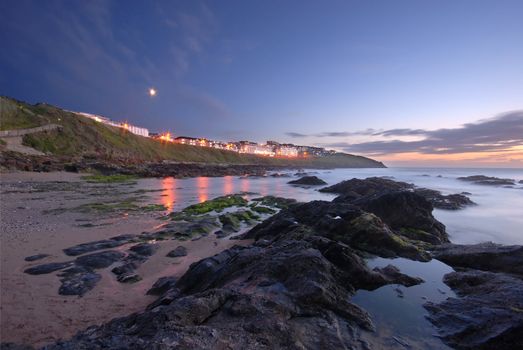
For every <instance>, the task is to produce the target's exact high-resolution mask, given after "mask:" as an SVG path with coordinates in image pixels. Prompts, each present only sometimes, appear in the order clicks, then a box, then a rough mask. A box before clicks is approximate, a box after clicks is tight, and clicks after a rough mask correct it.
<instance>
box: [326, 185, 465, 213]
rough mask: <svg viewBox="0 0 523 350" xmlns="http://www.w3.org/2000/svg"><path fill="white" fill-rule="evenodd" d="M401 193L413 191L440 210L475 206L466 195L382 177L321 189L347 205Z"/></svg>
mask: <svg viewBox="0 0 523 350" xmlns="http://www.w3.org/2000/svg"><path fill="white" fill-rule="evenodd" d="M401 191H409V192H410V191H413V192H415V193H416V194H418V195H420V196H422V197H424V198H425V199H426V200H428V201H429V202H430V203H432V205H433V207H435V208H438V209H446V210H457V209H461V208H463V207H465V206H467V205H473V204H475V203H474V202H472V201H471V200H470V198H468V197H467V196H465V195H464V194H450V195H443V194H441V192H439V191H435V190H431V189H428V188H416V187H415V186H414V185H413V184H409V183H406V182H401V181H394V180H391V179H387V178H382V177H369V178H366V179H364V180H361V179H352V180H347V181H342V182H340V183H338V184H336V185H333V186H330V187H326V188H322V189H320V192H329V193H338V194H340V196H339V197H337V198H336V199H335V200H336V201H338V202H347V203H351V202H353V201H355V200H358V199H361V198H364V197H373V196H378V195H379V194H385V193H389V192H401Z"/></svg>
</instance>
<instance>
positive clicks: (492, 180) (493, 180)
mask: <svg viewBox="0 0 523 350" xmlns="http://www.w3.org/2000/svg"><path fill="white" fill-rule="evenodd" d="M458 180H462V181H467V182H472V183H474V184H477V185H491V186H502V185H514V184H515V180H514V179H501V178H499V177H494V176H485V175H472V176H463V177H458Z"/></svg>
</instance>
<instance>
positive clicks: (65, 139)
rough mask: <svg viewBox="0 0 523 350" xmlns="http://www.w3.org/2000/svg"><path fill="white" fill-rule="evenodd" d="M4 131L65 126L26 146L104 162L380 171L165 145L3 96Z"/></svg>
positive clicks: (361, 161) (342, 158) (345, 158)
mask: <svg viewBox="0 0 523 350" xmlns="http://www.w3.org/2000/svg"><path fill="white" fill-rule="evenodd" d="M0 112H1V113H0V129H2V130H5V129H19V128H28V127H35V126H39V125H46V124H50V123H52V124H59V125H61V126H62V128H61V129H58V130H52V131H44V132H39V133H34V134H30V135H25V136H24V137H23V143H24V144H25V145H27V146H30V147H33V148H35V149H37V150H39V151H42V152H45V153H50V154H54V155H57V156H69V157H78V156H82V157H88V158H89V157H91V158H95V159H100V160H113V159H120V160H128V161H132V162H135V163H138V162H143V161H163V160H170V161H176V162H196V163H215V164H216V163H220V164H249V165H251V164H258V165H266V166H293V167H303V168H307V167H314V168H334V167H378V166H380V163H378V162H375V161H373V160H371V159H368V158H365V157H359V156H354V155H349V154H335V155H332V156H327V157H310V158H306V159H282V158H270V157H262V156H256V155H246V154H239V153H236V152H232V151H225V150H218V149H213V148H207V147H197V146H189V145H181V144H173V143H167V144H166V143H161V142H159V141H156V140H153V139H150V138H146V137H141V136H138V135H134V134H131V133H129V132H128V131H126V130H123V129H120V128H116V127H112V126H108V125H105V124H102V123H98V122H96V121H94V120H92V119H89V118H86V117H83V116H81V115H79V114H76V113H72V112H68V111H64V110H62V109H60V108H57V107H54V106H51V105H48V104H36V105H29V104H26V103H23V102H20V101H15V100H13V99H9V98H5V97H0Z"/></svg>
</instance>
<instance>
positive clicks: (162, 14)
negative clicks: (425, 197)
mask: <svg viewBox="0 0 523 350" xmlns="http://www.w3.org/2000/svg"><path fill="white" fill-rule="evenodd" d="M0 42H1V50H0V95H6V96H9V97H14V98H16V99H20V100H24V101H27V102H30V103H36V102H48V103H50V104H54V105H57V106H60V107H63V108H65V109H69V110H74V111H82V112H89V113H95V114H101V115H104V116H107V117H110V118H112V119H115V120H127V121H129V122H131V123H134V124H137V125H140V126H144V127H147V128H149V129H150V130H151V131H165V130H170V131H172V132H174V133H175V134H176V135H186V136H204V137H208V138H213V139H219V140H244V139H249V140H253V141H265V140H278V141H288V142H292V143H296V144H309V145H318V146H323V147H327V148H334V149H337V150H340V151H344V152H349V153H355V154H362V155H368V156H371V157H373V158H376V159H379V160H382V161H384V162H385V163H386V164H387V165H410V166H418V165H428V166H504V167H507V166H512V167H523V1H521V0H515V1H504V0H499V1H493V0H490V1H481V0H470V1H457V0H450V1H401V0H400V1H242V0H238V1H228V0H225V1H164V2H149V1H21V0H17V1H11V0H2V1H0ZM151 87H154V88H155V89H157V92H158V93H157V95H156V96H155V97H150V96H149V95H148V89H149V88H151Z"/></svg>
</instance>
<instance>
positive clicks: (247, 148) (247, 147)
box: [75, 112, 336, 158]
mask: <svg viewBox="0 0 523 350" xmlns="http://www.w3.org/2000/svg"><path fill="white" fill-rule="evenodd" d="M75 113H77V114H79V115H82V116H84V117H87V118H89V119H92V120H94V121H96V122H98V123H103V124H106V125H110V126H114V127H117V128H121V129H124V130H127V131H129V132H130V133H133V134H135V135H139V136H144V137H151V138H153V139H156V140H159V141H162V142H174V143H180V144H184V145H190V146H200V147H212V148H216V149H222V150H228V151H233V152H238V153H245V154H256V155H261V156H269V157H289V158H293V157H308V156H315V157H323V156H326V155H329V154H333V153H336V152H335V151H329V150H326V149H325V148H321V147H311V146H297V145H294V144H291V143H279V142H277V141H267V142H266V143H265V144H259V143H256V142H251V141H238V142H222V141H214V140H209V139H206V138H196V137H187V136H180V137H176V138H173V137H172V135H171V134H170V133H169V132H166V133H162V134H158V133H150V132H149V130H148V129H146V128H142V127H138V126H135V125H131V124H129V123H127V122H115V121H113V120H111V119H109V118H106V117H103V116H101V115H96V114H89V113H81V112H75Z"/></svg>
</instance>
